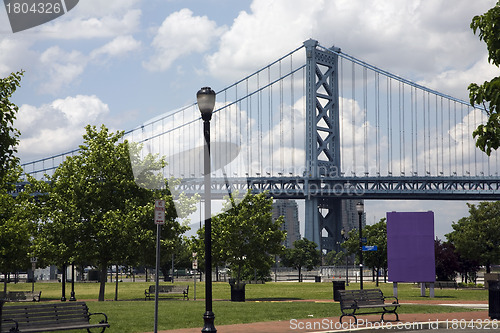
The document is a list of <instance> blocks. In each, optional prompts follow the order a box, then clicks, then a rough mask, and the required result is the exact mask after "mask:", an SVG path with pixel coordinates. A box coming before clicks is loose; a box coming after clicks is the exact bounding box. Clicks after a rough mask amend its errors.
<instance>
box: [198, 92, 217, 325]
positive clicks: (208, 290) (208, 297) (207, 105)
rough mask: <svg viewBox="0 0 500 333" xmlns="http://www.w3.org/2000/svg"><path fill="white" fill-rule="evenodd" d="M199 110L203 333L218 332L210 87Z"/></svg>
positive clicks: (202, 94)
mask: <svg viewBox="0 0 500 333" xmlns="http://www.w3.org/2000/svg"><path fill="white" fill-rule="evenodd" d="M196 100H197V102H198V108H199V109H200V112H201V118H202V119H203V136H204V138H205V149H204V157H203V160H204V167H203V173H204V187H205V313H204V314H203V320H204V326H203V328H202V330H201V331H202V332H217V329H216V328H215V326H214V319H215V315H214V313H213V312H212V207H211V195H212V193H211V184H210V183H211V180H210V119H212V112H213V111H214V106H215V92H214V91H213V90H212V89H211V88H210V87H203V88H201V89H200V90H199V91H198V92H197V93H196Z"/></svg>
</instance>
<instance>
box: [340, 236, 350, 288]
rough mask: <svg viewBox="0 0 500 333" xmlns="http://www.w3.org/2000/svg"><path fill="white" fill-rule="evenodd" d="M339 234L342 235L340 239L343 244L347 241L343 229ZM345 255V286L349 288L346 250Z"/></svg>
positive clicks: (345, 250)
mask: <svg viewBox="0 0 500 333" xmlns="http://www.w3.org/2000/svg"><path fill="white" fill-rule="evenodd" d="M340 234H341V235H342V239H343V240H344V242H345V241H346V240H347V239H348V238H347V236H346V234H347V233H346V232H345V230H344V229H342V230H341V231H340ZM344 253H345V285H346V286H349V256H348V255H347V249H344Z"/></svg>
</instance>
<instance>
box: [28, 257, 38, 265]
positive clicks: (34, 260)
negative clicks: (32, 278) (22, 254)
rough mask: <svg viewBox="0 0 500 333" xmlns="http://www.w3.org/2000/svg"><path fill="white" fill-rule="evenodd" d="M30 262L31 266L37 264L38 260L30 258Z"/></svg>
mask: <svg viewBox="0 0 500 333" xmlns="http://www.w3.org/2000/svg"><path fill="white" fill-rule="evenodd" d="M30 262H31V263H32V264H33V263H37V262H38V258H37V257H31V259H30Z"/></svg>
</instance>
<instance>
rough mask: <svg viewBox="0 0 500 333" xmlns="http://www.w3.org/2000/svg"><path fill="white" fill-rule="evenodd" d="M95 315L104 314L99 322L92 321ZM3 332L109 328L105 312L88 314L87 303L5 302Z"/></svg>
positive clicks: (30, 332)
mask: <svg viewBox="0 0 500 333" xmlns="http://www.w3.org/2000/svg"><path fill="white" fill-rule="evenodd" d="M93 315H102V316H103V318H102V320H101V321H100V322H94V321H93V320H91V316H93ZM1 325H2V326H1V327H2V331H1V333H7V332H19V333H23V332H25V333H33V332H47V331H66V330H78V329H87V331H88V332H90V329H91V328H100V329H101V330H100V332H104V330H105V329H106V327H109V324H108V317H107V316H106V315H105V314H104V313H89V309H88V307H87V305H86V304H85V302H66V303H45V304H29V305H28V304H26V305H4V306H3V309H2V323H1Z"/></svg>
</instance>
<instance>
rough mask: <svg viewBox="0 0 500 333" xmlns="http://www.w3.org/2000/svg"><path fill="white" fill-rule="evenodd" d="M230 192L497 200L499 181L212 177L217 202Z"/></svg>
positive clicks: (188, 186) (195, 184) (192, 183)
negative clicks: (248, 190)
mask: <svg viewBox="0 0 500 333" xmlns="http://www.w3.org/2000/svg"><path fill="white" fill-rule="evenodd" d="M228 185H230V186H231V188H232V190H233V191H234V190H238V191H240V192H241V191H247V189H251V191H252V193H261V192H264V191H269V193H270V195H271V196H273V197H274V198H275V199H306V198H310V197H321V198H325V197H336V198H341V199H353V198H356V197H359V198H362V199H378V200H384V199H408V200H410V199H412V200H499V199H500V178H498V177H493V176H471V177H463V176H452V177H450V176H447V177H444V176H443V177H430V176H429V177H422V176H413V177H408V176H407V177H394V176H392V177H391V176H380V177H368V176H367V177H321V178H309V177H237V178H234V177H231V178H224V177H220V178H212V195H213V197H214V199H215V198H217V199H220V198H223V197H224V196H225V195H227V194H228V190H227V189H228ZM177 190H178V191H179V192H185V193H186V194H193V193H203V178H198V179H194V178H192V179H184V180H183V181H182V182H181V184H180V185H179V187H178V188H177Z"/></svg>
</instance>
